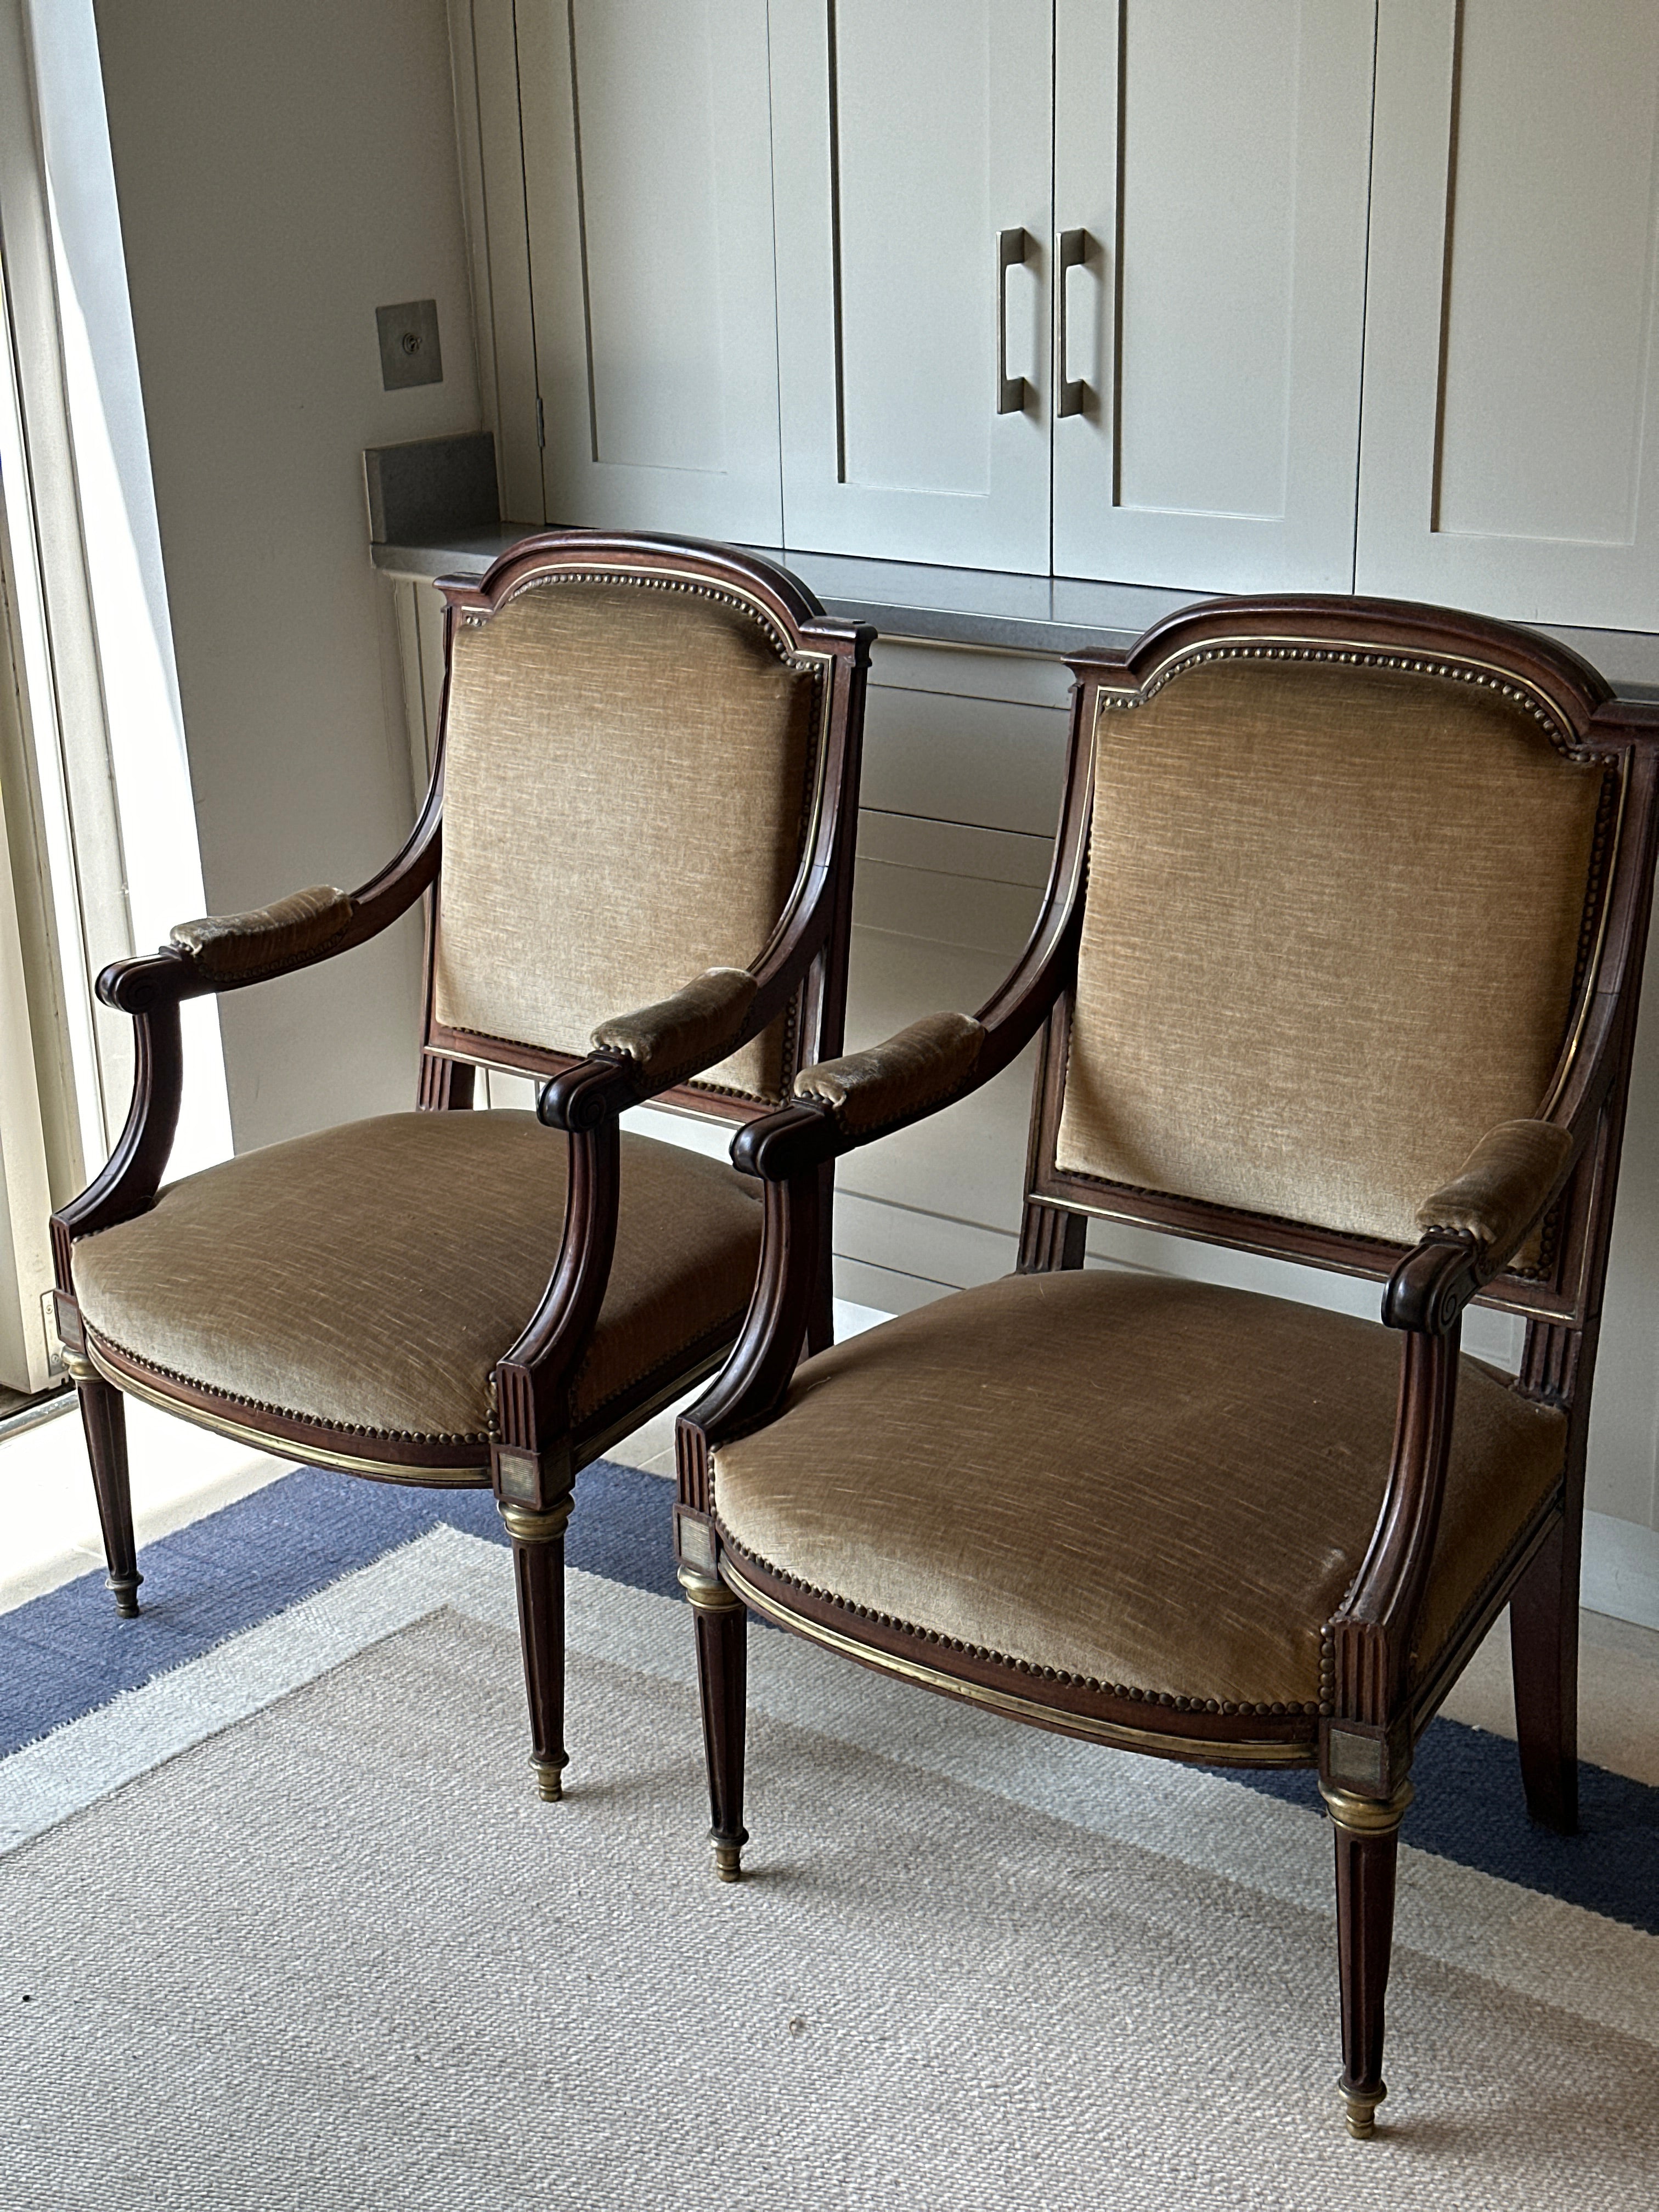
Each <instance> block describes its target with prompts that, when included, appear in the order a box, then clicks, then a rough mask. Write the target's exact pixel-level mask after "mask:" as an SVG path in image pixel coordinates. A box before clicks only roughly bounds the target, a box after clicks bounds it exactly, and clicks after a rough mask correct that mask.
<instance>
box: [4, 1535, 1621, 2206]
mask: <svg viewBox="0 0 1659 2212" xmlns="http://www.w3.org/2000/svg"><path fill="white" fill-rule="evenodd" d="M503 1565H504V1561H503V1559H502V1555H501V1552H500V1551H499V1550H498V1549H496V1548H495V1547H490V1546H486V1545H484V1544H483V1543H481V1542H479V1541H477V1540H476V1539H474V1538H471V1537H469V1536H466V1535H463V1534H459V1533H457V1532H455V1531H453V1530H451V1529H447V1528H446V1529H440V1530H437V1531H435V1532H434V1533H433V1534H429V1535H427V1536H424V1537H422V1539H421V1540H420V1541H418V1542H416V1543H414V1544H411V1545H409V1546H407V1547H404V1549H403V1550H401V1551H399V1552H397V1553H392V1554H391V1555H389V1556H388V1557H386V1558H385V1559H380V1560H379V1561H377V1562H375V1563H374V1565H372V1566H369V1567H368V1568H365V1569H363V1570H362V1571H360V1572H359V1573H357V1574H356V1575H353V1576H351V1577H349V1578H348V1579H347V1580H346V1581H344V1582H343V1583H337V1584H336V1585H335V1586H334V1587H333V1588H331V1589H328V1590H326V1591H325V1592H323V1593H322V1594H321V1595H319V1596H318V1597H315V1598H313V1599H311V1600H308V1601H307V1602H305V1603H303V1604H301V1605H299V1606H296V1607H293V1608H292V1609H291V1610H290V1611H289V1612H287V1613H283V1614H280V1615H278V1616H277V1617H276V1619H275V1620H270V1621H268V1622H266V1623H264V1624H262V1625H261V1626H259V1627H258V1628H257V1629H255V1630H252V1631H250V1632H248V1633H247V1634H246V1635H245V1636H242V1637H240V1638H237V1639H236V1640H235V1641H234V1642H233V1643H231V1644H227V1645H223V1646H222V1647H220V1648H219V1649H218V1650H215V1651H213V1652H210V1653H209V1654H208V1655H207V1656H204V1657H203V1658H201V1659H199V1660H197V1661H195V1662H191V1664H190V1665H187V1666H185V1667H183V1668H179V1670H178V1671H177V1672H175V1673H174V1674H170V1675H167V1676H166V1677H164V1678H162V1680H160V1681H158V1682H156V1683H154V1684H151V1685H150V1686H148V1687H147V1688H145V1689H143V1690H142V1691H137V1692H132V1693H131V1695H129V1696H127V1697H125V1698H123V1699H118V1700H117V1701H116V1702H115V1703H114V1704H113V1705H109V1706H106V1707H105V1708H104V1709H102V1710H101V1711H98V1712H95V1713H92V1714H90V1715H88V1716H87V1717H85V1718H84V1719H83V1720H81V1721H79V1722H76V1723H74V1724H73V1725H72V1726H70V1727H68V1728H64V1729H60V1730H58V1732H57V1733H56V1734H54V1735H52V1736H50V1737H48V1738H46V1740H45V1741H43V1742H42V1743H41V1744H40V1746H38V1747H34V1748H33V1750H32V1751H26V1752H23V1753H19V1754H18V1755H17V1756H16V1757H15V1759H13V1760H12V1761H10V1762H9V1773H10V1786H11V1790H12V1799H11V1802H10V1804H9V1807H8V1814H9V1819H10V1821H11V1824H12V1833H13V1834H14V1835H15V1836H18V1837H20V1838H22V1840H21V1841H20V1842H19V1843H17V1844H16V1845H15V1849H14V1850H12V1852H11V1854H10V1855H9V1857H7V1858H6V1859H5V1860H4V1861H3V1862H0V1950H3V1957H4V1961H5V1975H4V1989H3V1998H4V2005H5V2010H4V2013H3V2015H0V2017H3V2031H0V2205H3V2206H4V2207H5V2208H6V2212H12V2208H14V2207H16V2208H23V2207H27V2208H29V2212H36V2208H52V2212H58V2208H65V2212H67V2208H74V2207H81V2206H86V2207H88V2208H93V2207H95V2208H97V2209H98V2212H127V2208H137V2207H143V2208H145V2212H162V2208H172V2207H175V2206H176V2207H180V2208H183V2207H189V2208H191V2212H212V2209H213V2208H217V2207H226V2208H237V2209H238V2212H240V2208H243V2207H246V2208H256V2207H257V2208H258V2212H284V2209H285V2208H289V2207H294V2208H305V2212H356V2208H358V2207H363V2208H381V2207H388V2208H389V2207H404V2206H410V2207H422V2208H424V2207H428V2206H429V2207H432V2208H440V2207H441V2208H445V2209H446V2212H471V2208H474V2207H477V2208H485V2207H488V2208H489V2212H516V2208H519V2207H521V2206H523V2207H530V2206H536V2207H540V2206H546V2205H578V2206H591V2207H611V2206H617V2207H621V2206H628V2207H641V2206H643V2207H654V2206H658V2205H665V2206H667V2205H672V2206H686V2207H695V2208H699V2212H701V2208H704V2207H707V2208H711V2212H712V2208H714V2207H717V2206H719V2207H725V2206H728V2205H733V2206H744V2207H751V2208H757V2212H761V2209H763V2208H772V2207H779V2208H781V2207H789V2208H792V2212H793V2208H797V2207H801V2208H805V2207H813V2208H817V2207H826V2208H838V2207H843V2206H845V2207H858V2208H866V2207H868V2208H871V2212H874V2209H875V2208H881V2212H893V2208H910V2207H915V2208H917V2212H923V2209H924V2208H925V2212H947V2209H950V2212H953V2208H957V2207H970V2206H971V2207H975V2208H977V2207H984V2208H987V2212H990V2208H995V2212H1010V2208H1021V2212H1023V2208H1027V2207H1030V2208H1033V2212H1036V2208H1042V2212H1050V2208H1053V2212H1061V2208H1067V2212H1069V2208H1073V2207H1076V2208H1079V2212H1083V2209H1084V2208H1087V2212H1097V2208H1100V2207H1103V2206H1112V2207H1116V2206H1125V2207H1143V2206H1144V2207H1147V2208H1153V2207H1156V2208H1159V2212H1163V2208H1187V2207H1212V2206H1213V2207H1225V2208H1227V2212H1241V2208H1255V2207H1261V2208H1263V2212H1267V2208H1272V2212H1291V2208H1301V2207H1304V2206H1306V2207H1309V2208H1314V2207H1318V2208H1320V2212H1326V2208H1328V2207H1330V2206H1332V2205H1334V2204H1337V2205H1343V2206H1353V2207H1367V2208H1369V2207H1376V2208H1384V2207H1386V2208H1389V2212H1409V2208H1416V2207H1423V2208H1429V2207H1432V2208H1434V2212H1456V2208H1462V2207H1474V2206H1480V2207H1494V2208H1495V2207H1499V2206H1502V2207H1504V2208H1505V2212H1516V2209H1517V2208H1522V2212H1530V2208H1534V2207H1536V2208H1540V2209H1541V2212H1542V2208H1548V2212H1573V2208H1577V2207H1595V2208H1602V2207H1613V2206H1619V2207H1624V2206H1630V2207H1648V2206H1650V2205H1651V2204H1652V2203H1654V2202H1655V2201H1656V2197H1659V2097H1656V2087H1659V2047H1656V2046H1659V1939H1656V1938H1654V1937H1653V1936H1647V1935H1644V1934H1642V1933H1640V1932H1638V1931H1636V1930H1633V1929H1628V1928H1626V1927H1622V1926H1620V1925H1619V1924H1617V1923H1614V1922H1613V1921H1610V1920H1607V1919H1603V1918H1601V1917H1598V1916H1596V1915H1595V1914H1593V1913H1590V1912H1588V1911H1583V1909H1581V1908H1579V1907H1577V1906H1574V1905H1566V1904H1563V1903H1561V1902H1560V1901H1559V1900H1556V1899H1548V1898H1543V1897H1541V1896H1538V1895H1536V1894H1534V1893H1530V1892H1528V1891H1525V1890H1522V1889H1519V1888H1516V1887H1512V1886H1511V1885H1510V1884H1507V1883H1505V1882H1504V1881H1498V1880H1497V1879H1495V1878H1493V1877H1492V1876H1490V1875H1481V1874H1478V1873H1475V1872H1474V1871H1471V1870H1470V1869H1465V1868H1460V1867H1457V1866H1455V1865H1452V1864H1450V1863H1449V1862H1447V1861H1444V1860H1442V1859H1437V1858H1431V1857H1428V1856H1426V1855H1425V1854H1422V1853H1418V1852H1413V1851H1411V1850H1407V1852H1406V1853H1405V1855H1404V1882H1403V1895H1402V1899H1401V1930H1400V1942H1399V1946H1398V1949H1397V1952H1396V1959H1395V1981H1394V1985H1393V1990H1392V1995H1391V2045H1390V2055H1391V2063H1390V2065H1389V2076H1390V2080H1391V2082H1392V2085H1393V2087H1394V2091H1395V2093H1394V2095H1393V2096H1392V2097H1391V2098H1390V2100H1389V2105H1388V2106H1386V2107H1385V2108H1384V2115H1383V2117H1384V2118H1385V2120H1386V2121H1387V2122H1388V2123H1389V2125H1388V2130H1387V2132H1386V2133H1385V2134H1384V2135H1383V2136H1379V2138H1378V2140H1377V2141H1376V2142H1373V2143H1370V2144H1355V2143H1351V2142H1348V2141H1347V2140H1346V2137H1345V2136H1343V2134H1342V2133H1341V2130H1340V2117H1339V2108H1338V2105H1337V2100H1336V2098H1335V2095H1334V2091H1333V2089H1332V2087H1331V2078H1332V2075H1333V2073H1334V2067H1335V2063H1336V2060H1335V2025H1334V2013H1335V1999H1334V1955H1333V1954H1334V1943H1333V1937H1332V1928H1331V1914H1330V1907H1329V1897H1328V1891H1329V1883H1330V1867H1329V1838H1328V1832H1327V1831H1326V1830H1325V1828H1324V1826H1323V1825H1322V1822H1321V1821H1320V1820H1318V1819H1317V1818H1316V1816H1315V1815H1313V1814H1310V1813H1308V1812H1306V1811H1304V1810H1303V1809H1302V1808H1299V1807H1297V1806H1293V1805H1291V1804H1288V1803H1285V1802H1279V1801H1277V1800H1275V1799H1273V1798H1271V1797H1266V1796H1260V1795H1258V1794H1256V1793H1254V1792H1252V1791H1249V1790H1241V1789H1238V1788H1237V1787H1234V1786H1233V1785H1231V1784H1227V1783H1225V1782H1222V1781H1220V1780H1218V1778H1214V1777H1213V1776H1208V1775H1206V1774H1204V1773H1202V1772H1199V1771H1186V1770H1182V1769H1178V1768H1174V1767H1168V1766H1163V1765H1155V1764H1154V1763H1152V1762H1151V1761H1143V1760H1136V1759H1132V1758H1130V1757H1128V1756H1127V1755H1123V1754H1115V1753H1105V1752H1102V1751H1100V1750H1098V1749H1096V1748H1093V1747H1087V1746H1083V1745H1079V1744H1073V1743H1069V1742H1066V1741H1062V1740H1060V1739H1056V1738H1052V1737H1047V1736H1043V1735H1039V1734H1037V1733H1036V1732H1035V1731H1030V1730H1022V1729H1016V1728H1014V1727H1012V1725H1011V1724H1008V1723H1002V1722H998V1721H994V1720H989V1719H987V1718H986V1717H983V1716H981V1715H980V1714H977V1713H975V1712H971V1711H965V1710H963V1709H961V1708H957V1707H953V1706H951V1705H946V1704H945V1703H944V1702H943V1701H941V1700H939V1699H930V1698H926V1697H922V1696H920V1695H918V1694H916V1693H915V1692H905V1691H903V1690H902V1688H900V1687H898V1686H895V1685H892V1684H889V1683H886V1682H884V1681H882V1680H878V1678H875V1677H873V1676H871V1675H868V1674H863V1673H861V1672H860V1671H859V1670H856V1669H854V1668H848V1667H847V1666H846V1665H844V1664H841V1663H837V1662H834V1661H833V1660H831V1659H829V1657H827V1656H823V1655H820V1654H818V1653H817V1652H815V1651H814V1650H811V1649H810V1648H809V1647H807V1646H805V1645H804V1644H799V1643H797V1642H795V1641H794V1640H793V1639H789V1638H784V1637H781V1636H779V1635H776V1634H775V1633H773V1632H766V1631H758V1630H757V1631H756V1632H753V1634H752V1635H751V1639H750V1640H751V1650H752V1654H753V1660H752V1674H753V1684H752V1700H753V1706H754V1711H753V1716H752V1720H751V1733H750V1746H751V1749H750V1814H749V1820H750V1828H751V1830H752V1831H753V1832H754V1838H755V1840H754V1842H753V1844H751V1846H750V1855H749V1856H750V1865H751V1867H752V1873H753V1878H752V1879H751V1880H750V1881H747V1882H745V1883H744V1885H743V1886H741V1887H738V1888H725V1887H719V1886H717V1885H716V1884H715V1883H714V1882H713V1881H711V1880H710V1878H709V1877H708V1873H707V1870H706V1869H707V1853H706V1848H705V1846H704V1844H703V1842H702V1831H703V1827H704V1826H705V1823H706V1818H707V1812H706V1802H705V1801H704V1799H703V1796H702V1778H701V1759H700V1750H699V1746H698V1734H699V1731H698V1726H697V1721H696V1707H695V1703H694V1700H693V1697H692V1692H691V1689H690V1679H691V1670H690V1625H689V1621H688V1619H687V1615H686V1613H685V1610H684V1607H680V1606H678V1605H677V1604H675V1603H673V1602H671V1601H668V1600H666V1599H664V1598H661V1597H659V1596H655V1595H651V1594H649V1593H647V1592H645V1591H641V1590H638V1589H629V1588H626V1587H624V1586H623V1585H622V1584H619V1583H613V1582H610V1581H606V1580H603V1579H601V1578H599V1577H595V1576H586V1575H573V1576H572V1577H571V1596H572V1623H571V1639H572V1643H573V1645H574V1652H575V1656H574V1663H573V1682H572V1692H571V1708H572V1729H571V1735H572V1745H573V1753H574V1765H573V1767H572V1772H571V1796H570V1797H569V1798H568V1800H567V1802H565V1803H564V1804H563V1805H562V1806H556V1807H544V1806H542V1805H540V1804H539V1803H538V1802H537V1801H536V1799H535V1797H534V1796H533V1793H532V1787H531V1784H530V1781H529V1778H528V1773H527V1770H526V1766H525V1764H524V1745H523V1742H522V1741H521V1738H522V1733H523V1730H522V1719H521V1713H520V1686H519V1682H518V1679H517V1674H518V1660H517V1650H516V1644H515V1639H514V1637H513V1630H512V1626H511V1620H510V1606H511V1593H510V1587H509V1583H510V1577H508V1576H507V1574H505V1573H504V1572H503V1571H502V1569H503ZM122 1773H125V1774H127V1775H129V1776H130V1777H131V1778H130V1779H128V1780H126V1781H125V1784H123V1786H121V1787H120V1788H119V1789H118V1790H117V1791H116V1792H115V1793H114V1794H113V1795H111V1794H108V1792H109V1789H110V1784H111V1780H112V1777H118V1776H119V1775H120V1774H122Z"/></svg>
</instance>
